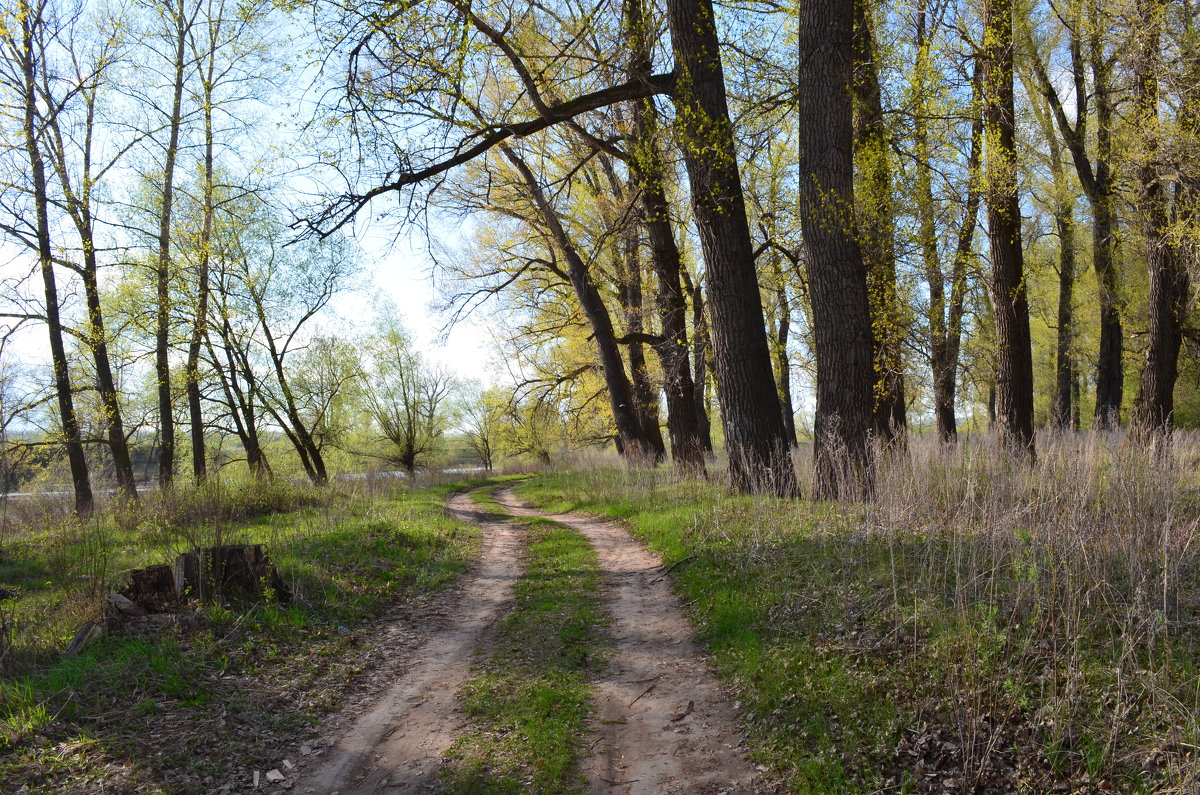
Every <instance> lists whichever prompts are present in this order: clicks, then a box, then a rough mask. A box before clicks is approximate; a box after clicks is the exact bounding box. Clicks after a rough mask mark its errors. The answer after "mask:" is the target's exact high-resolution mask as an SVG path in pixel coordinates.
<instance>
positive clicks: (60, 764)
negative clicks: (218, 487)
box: [0, 486, 478, 792]
mask: <svg viewBox="0 0 1200 795" xmlns="http://www.w3.org/2000/svg"><path fill="white" fill-rule="evenodd" d="M452 488H454V487H452V486H443V487H436V488H429V489H421V490H417V491H413V492H411V493H405V492H397V493H394V494H391V495H388V496H372V495H361V494H360V495H352V494H351V495H347V494H340V495H339V494H337V493H331V490H325V491H324V492H322V494H321V495H320V497H319V499H313V500H311V501H307V504H305V503H306V501H298V502H299V504H298V505H295V504H288V505H287V506H286V507H287V508H293V509H292V510H282V511H277V512H272V513H266V514H259V515H257V516H255V515H253V512H252V511H248V512H247V513H248V514H249V515H234V516H232V517H230V516H228V515H227V518H226V520H225V521H223V522H222V523H221V526H220V527H219V535H220V538H221V539H222V540H224V541H225V542H226V543H265V544H266V545H267V547H268V550H269V552H270V554H271V557H272V559H273V560H274V561H275V563H276V565H277V566H278V568H279V569H280V572H281V574H282V575H283V577H284V579H285V581H287V583H288V585H289V587H290V589H291V591H292V593H293V594H294V596H295V598H294V600H293V601H292V603H291V604H290V605H286V606H285V605H281V604H275V603H269V602H268V603H254V604H236V605H230V606H219V605H214V606H209V607H207V608H202V609H200V610H199V611H197V612H196V613H195V614H194V615H193V616H191V617H190V623H191V628H190V629H189V630H188V631H182V632H181V631H166V632H163V633H161V634H159V635H154V636H147V637H128V636H116V637H107V638H104V639H103V640H101V641H99V642H98V643H96V644H94V645H93V646H92V647H90V648H88V649H87V650H86V651H85V652H84V653H83V654H81V655H79V656H78V657H76V658H74V659H70V660H61V659H59V658H58V657H57V655H54V654H52V653H50V651H49V650H50V649H53V648H61V644H62V642H63V639H64V638H65V637H69V634H70V632H71V631H73V629H74V622H75V621H77V620H79V619H81V618H82V617H83V616H86V615H89V614H90V611H92V610H94V609H95V608H94V607H93V606H92V600H91V598H90V595H89V594H88V593H87V592H86V591H83V592H81V591H80V587H79V586H78V585H76V582H77V581H76V580H75V579H74V577H75V576H76V575H74V574H73V572H75V571H78V569H79V566H85V565H89V564H88V558H89V556H90V557H91V558H92V559H93V561H94V560H95V558H96V557H97V556H103V557H104V558H105V561H106V562H105V564H104V568H105V569H106V570H107V571H113V572H116V571H119V570H120V568H121V567H128V566H132V565H146V564H147V563H152V562H160V561H165V560H170V559H171V558H172V556H173V554H174V552H175V550H177V549H178V548H179V545H180V543H181V539H182V543H186V541H187V539H186V535H187V534H189V533H200V532H204V533H207V534H208V537H209V538H211V536H212V535H213V534H215V533H216V532H218V530H216V529H214V528H213V526H212V525H208V526H207V527H206V528H205V529H204V530H203V531H202V530H200V529H197V528H196V527H194V526H193V527H190V528H189V527H187V526H182V525H175V526H173V527H163V526H162V525H154V524H153V523H152V522H149V521H143V522H141V523H139V524H134V525H132V526H130V525H128V524H125V525H123V524H122V523H121V517H119V516H109V517H105V518H104V519H102V520H100V521H99V522H94V523H93V524H94V531H93V535H94V536H95V537H96V539H97V541H96V544H97V545H99V544H100V543H101V538H103V539H104V549H99V548H97V549H94V550H92V551H91V552H88V550H87V549H76V550H75V552H74V553H73V554H75V555H77V556H78V557H79V558H80V560H79V563H78V565H72V566H68V567H65V568H63V569H60V570H59V571H57V572H55V569H54V568H53V566H52V564H51V562H50V560H51V558H52V557H53V556H54V555H56V554H57V555H61V554H63V553H62V552H61V548H62V547H63V546H66V545H68V544H67V542H66V541H63V540H60V539H55V538H52V537H45V536H43V537H41V538H40V539H39V537H37V536H32V535H31V536H25V537H23V538H19V539H9V543H8V544H6V546H5V548H4V551H5V555H6V556H5V563H4V566H5V568H3V569H0V576H4V577H5V579H3V580H0V582H3V583H5V584H16V585H17V586H18V588H19V597H18V598H17V599H15V600H11V601H10V602H9V603H8V604H7V605H6V608H5V609H6V610H8V611H9V613H8V615H9V618H10V621H12V622H13V623H14V624H15V626H16V632H15V633H14V637H15V639H16V641H17V642H18V643H19V644H23V645H19V646H18V647H17V653H16V654H14V657H13V661H14V666H13V668H14V670H11V671H10V673H9V674H8V675H7V676H5V677H4V678H3V679H0V791H5V792H15V791H17V790H19V789H20V788H21V787H22V786H28V787H29V788H30V790H31V791H47V790H53V791H79V792H104V791H114V792H115V791H139V792H158V791H165V792H207V791H213V790H217V789H220V788H221V787H223V786H225V785H226V784H229V783H237V784H239V785H244V784H247V783H248V781H241V780H240V779H241V778H242V777H244V774H245V771H247V770H251V769H269V768H271V767H276V766H278V764H279V759H278V758H275V756H274V755H275V754H277V753H278V751H279V749H280V747H282V746H284V745H286V744H287V743H288V742H290V741H291V740H290V738H303V737H304V736H306V735H309V734H311V733H312V730H313V728H314V727H315V725H316V724H317V723H318V721H319V720H320V718H321V717H322V716H323V715H325V714H327V713H328V712H329V711H330V710H332V709H334V708H335V707H337V706H338V705H339V703H340V700H341V698H342V696H343V694H344V691H345V688H346V685H347V684H348V683H349V682H351V681H352V680H353V679H354V677H355V676H356V675H357V674H359V673H360V672H361V671H363V670H364V669H365V668H367V667H369V665H370V664H371V663H370V660H369V659H368V657H367V653H368V650H369V646H368V644H367V643H366V642H365V640H366V639H367V637H368V636H369V635H370V633H371V631H372V627H371V626H370V624H369V620H370V619H372V618H374V617H375V616H377V615H379V614H380V613H381V612H382V611H383V610H384V609H385V608H387V607H388V606H390V605H392V604H395V603H396V602H410V603H411V602H419V601H420V600H421V599H423V598H425V597H427V596H428V595H430V594H432V593H433V592H435V591H437V590H439V589H441V588H443V587H444V586H446V585H447V584H449V583H450V582H451V581H452V580H453V578H454V577H455V576H456V575H458V574H459V573H461V572H462V571H464V570H465V569H466V567H467V566H468V565H469V563H470V561H471V559H472V558H473V557H474V555H475V553H476V551H477V549H478V531H477V530H476V529H475V528H472V527H470V526H467V525H463V524H460V523H458V522H456V521H455V520H453V519H451V518H450V517H449V516H448V515H447V513H446V511H445V508H444V500H445V497H446V495H447V493H448V492H449V491H450V490H451V489H452ZM101 522H102V523H101ZM139 526H140V529H139ZM78 530H79V528H77V527H76V528H71V527H67V528H64V529H61V531H60V532H62V533H66V534H69V533H72V532H77V531H78ZM92 565H94V566H95V567H96V568H97V570H99V565H98V564H92ZM38 570H44V577H43V579H40V580H37V582H38V583H40V587H38V588H36V589H35V588H31V587H28V586H27V585H24V584H23V582H22V580H21V573H22V572H25V573H26V574H28V572H31V571H38ZM39 576H42V575H39ZM116 579H118V578H117V576H116V575H111V576H106V577H105V579H104V582H105V583H106V584H105V585H104V586H103V587H102V588H99V587H98V588H96V589H95V590H97V591H99V592H106V591H107V590H110V589H111V588H112V586H113V584H114V583H113V581H114V580H116Z"/></svg>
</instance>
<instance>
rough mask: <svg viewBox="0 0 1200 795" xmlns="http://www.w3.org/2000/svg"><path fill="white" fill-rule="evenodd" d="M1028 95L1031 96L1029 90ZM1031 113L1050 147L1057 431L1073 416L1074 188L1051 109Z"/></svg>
mask: <svg viewBox="0 0 1200 795" xmlns="http://www.w3.org/2000/svg"><path fill="white" fill-rule="evenodd" d="M1029 93H1030V94H1033V93H1034V92H1033V90H1032V88H1031V89H1030V92H1029ZM1030 104H1031V109H1032V111H1033V115H1034V117H1035V118H1036V119H1037V122H1038V126H1039V127H1040V128H1041V131H1042V135H1043V137H1044V138H1045V139H1046V143H1047V145H1048V146H1049V149H1050V151H1049V156H1050V175H1051V177H1052V178H1053V180H1054V183H1053V187H1052V189H1051V194H1052V197H1051V198H1052V202H1053V206H1052V208H1051V212H1052V214H1053V216H1054V227H1055V230H1056V231H1057V233H1058V318H1057V320H1058V328H1057V339H1056V341H1055V356H1054V399H1053V400H1052V401H1051V404H1050V425H1051V427H1054V428H1058V429H1059V430H1067V429H1069V428H1070V427H1071V418H1072V417H1073V416H1074V414H1075V411H1074V386H1075V362H1074V355H1073V347H1074V337H1075V303H1074V294H1075V272H1076V266H1075V245H1076V244H1075V188H1074V186H1073V185H1071V184H1069V182H1068V180H1067V173H1066V166H1065V164H1064V163H1063V145H1062V143H1061V142H1060V141H1059V136H1058V132H1057V131H1056V129H1055V126H1054V121H1053V119H1052V118H1051V115H1052V113H1053V109H1052V108H1050V107H1049V103H1048V104H1047V106H1046V107H1042V106H1041V105H1039V104H1038V103H1037V102H1031V103H1030Z"/></svg>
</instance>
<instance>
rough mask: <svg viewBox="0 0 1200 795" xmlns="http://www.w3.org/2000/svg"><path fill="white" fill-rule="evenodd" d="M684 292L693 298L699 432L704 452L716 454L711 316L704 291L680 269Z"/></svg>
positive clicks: (694, 398) (694, 380) (694, 381)
mask: <svg viewBox="0 0 1200 795" xmlns="http://www.w3.org/2000/svg"><path fill="white" fill-rule="evenodd" d="M679 275H680V277H681V278H682V279H683V282H684V285H683V286H684V289H685V290H686V291H687V294H688V295H690V296H691V298H692V367H693V368H694V371H693V375H692V403H693V405H694V406H695V407H696V431H697V433H698V434H699V436H700V450H701V452H702V453H708V454H711V453H712V451H713V441H712V423H711V421H710V420H709V418H708V350H709V344H708V313H707V312H706V311H705V309H704V288H703V287H702V286H701V285H700V284H699V282H698V281H697V282H696V283H695V284H693V283H692V279H691V277H690V276H688V272H687V270H685V269H683V268H680V269H679Z"/></svg>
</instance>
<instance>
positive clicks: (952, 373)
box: [913, 5, 983, 443]
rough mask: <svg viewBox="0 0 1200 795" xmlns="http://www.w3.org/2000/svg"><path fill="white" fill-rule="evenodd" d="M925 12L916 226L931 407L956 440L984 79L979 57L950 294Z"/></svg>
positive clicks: (917, 74)
mask: <svg viewBox="0 0 1200 795" xmlns="http://www.w3.org/2000/svg"><path fill="white" fill-rule="evenodd" d="M925 26H926V12H925V8H924V6H923V5H922V7H921V8H920V9H919V10H918V14H917V63H916V66H915V67H914V94H915V95H916V96H917V98H918V100H919V101H920V102H921V103H922V105H921V107H920V108H919V110H918V111H917V113H916V116H915V118H914V120H913V140H914V144H915V150H916V163H915V168H916V191H917V215H918V231H917V244H918V247H919V248H920V251H921V261H922V265H923V267H924V270H925V278H926V283H927V284H928V285H929V342H930V369H931V374H932V376H933V412H934V419H935V421H936V423H937V434H938V438H939V439H941V440H942V441H943V442H947V443H952V442H955V441H957V439H958V422H957V419H956V418H955V416H954V402H955V393H956V391H957V383H958V352H959V347H960V345H961V339H962V319H963V311H964V305H965V298H966V286H967V265H968V263H969V260H970V258H971V250H972V247H973V245H974V240H975V227H976V225H977V222H978V217H979V203H980V189H979V186H980V179H979V166H980V163H981V160H982V157H983V115H982V107H981V91H982V87H983V82H982V79H981V74H980V68H979V62H978V60H976V61H975V64H974V71H973V74H972V79H971V85H972V91H971V116H972V121H971V148H970V154H969V155H968V156H967V194H966V201H965V202H964V207H963V214H962V221H961V222H960V224H959V230H958V242H957V244H956V246H955V248H954V253H953V254H952V259H951V262H950V275H949V282H950V284H949V289H950V295H949V297H947V295H946V288H947V284H946V275H945V272H944V270H943V267H942V263H941V257H940V255H939V253H938V239H937V218H936V211H935V208H934V202H933V163H932V157H933V156H932V148H931V146H930V143H929V130H928V127H927V126H926V124H927V122H926V119H927V117H928V116H929V115H931V114H932V113H933V112H934V111H933V110H931V109H930V107H929V106H928V105H927V104H925V103H926V102H927V101H928V96H927V95H928V91H927V89H926V80H927V79H928V76H929V74H930V69H931V68H932V67H931V64H930V59H929V43H928V38H927V33H926V27H925Z"/></svg>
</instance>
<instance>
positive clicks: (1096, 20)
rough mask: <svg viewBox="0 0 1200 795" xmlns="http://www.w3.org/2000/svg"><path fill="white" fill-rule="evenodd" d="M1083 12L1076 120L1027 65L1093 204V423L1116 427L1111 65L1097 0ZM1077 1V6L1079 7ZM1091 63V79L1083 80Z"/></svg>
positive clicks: (1118, 363) (1075, 47) (1120, 375)
mask: <svg viewBox="0 0 1200 795" xmlns="http://www.w3.org/2000/svg"><path fill="white" fill-rule="evenodd" d="M1086 2H1087V7H1088V18H1087V20H1086V21H1085V20H1084V18H1083V15H1082V13H1079V14H1077V15H1076V18H1075V19H1074V20H1073V22H1072V24H1071V25H1069V26H1068V27H1069V28H1070V31H1069V35H1070V50H1071V76H1072V79H1073V81H1074V94H1075V113H1074V116H1075V120H1074V124H1072V122H1071V120H1070V119H1068V118H1067V114H1066V111H1065V110H1064V108H1063V103H1062V100H1061V99H1060V98H1059V95H1058V88H1057V87H1056V85H1055V83H1054V82H1053V81H1052V80H1051V78H1050V74H1049V71H1048V69H1047V67H1046V64H1045V62H1044V61H1043V59H1042V58H1041V56H1039V55H1037V54H1036V53H1035V54H1034V57H1033V58H1032V59H1031V65H1032V67H1033V70H1034V74H1035V76H1036V77H1037V80H1038V84H1039V87H1040V88H1041V92H1042V95H1043V96H1045V98H1046V100H1047V101H1048V102H1049V103H1050V109H1051V111H1052V112H1053V114H1054V119H1055V123H1056V124H1057V126H1058V129H1059V132H1060V133H1061V134H1062V139H1063V142H1064V143H1065V144H1066V146H1067V149H1068V151H1070V153H1071V159H1072V161H1073V162H1074V164H1075V172H1076V174H1077V175H1078V176H1079V184H1080V186H1081V187H1082V188H1083V193H1084V195H1085V196H1087V199H1088V203H1089V204H1090V205H1091V208H1092V269H1093V270H1094V271H1095V273H1096V281H1097V284H1098V294H1099V310H1100V350H1099V354H1098V356H1097V362H1096V410H1095V423H1096V426H1097V427H1099V428H1115V427H1117V426H1118V425H1119V424H1120V421H1121V400H1122V394H1123V390H1124V378H1125V377H1124V364H1123V362H1122V355H1123V350H1124V330H1123V328H1122V324H1121V300H1120V283H1119V277H1118V274H1117V265H1116V257H1115V251H1116V234H1115V226H1116V211H1115V208H1114V201H1115V184H1114V175H1113V173H1112V116H1113V98H1112V91H1113V89H1112V66H1111V63H1110V61H1109V59H1108V57H1107V56H1106V54H1105V51H1104V40H1103V38H1102V31H1101V22H1102V20H1101V18H1100V16H1101V7H1100V4H1099V0H1086ZM1082 5H1083V4H1082V3H1081V4H1080V5H1079V6H1076V9H1080V8H1081V7H1082ZM1085 25H1086V27H1087V28H1088V29H1089V31H1090V32H1089V35H1088V39H1087V46H1088V52H1087V53H1086V57H1085V53H1084V44H1085V42H1084V37H1083V35H1082V33H1081V29H1082V28H1083V27H1084V26H1085ZM1089 67H1090V71H1091V73H1092V85H1091V87H1090V89H1089V87H1088V85H1087V77H1086V72H1087V70H1088V69H1089ZM1093 100H1094V102H1095V107H1096V132H1095V140H1096V156H1095V161H1094V164H1093V161H1092V160H1091V159H1089V156H1088V152H1087V147H1088V137H1089V136H1088V120H1089V103H1090V102H1091V101H1093Z"/></svg>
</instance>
